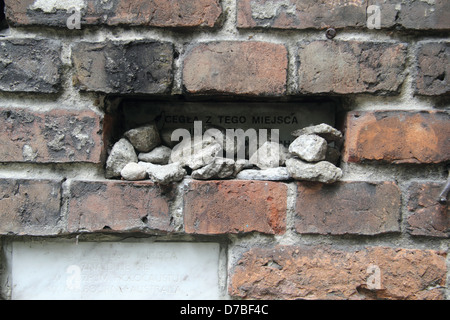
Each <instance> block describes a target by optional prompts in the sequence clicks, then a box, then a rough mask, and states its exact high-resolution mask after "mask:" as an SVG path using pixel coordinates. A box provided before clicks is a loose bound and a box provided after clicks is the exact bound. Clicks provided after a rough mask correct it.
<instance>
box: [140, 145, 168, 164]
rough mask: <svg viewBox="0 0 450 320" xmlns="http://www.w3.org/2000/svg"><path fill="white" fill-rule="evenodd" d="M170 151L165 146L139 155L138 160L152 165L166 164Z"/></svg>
mask: <svg viewBox="0 0 450 320" xmlns="http://www.w3.org/2000/svg"><path fill="white" fill-rule="evenodd" d="M171 153H172V149H170V148H169V147H166V146H159V147H156V148H155V149H153V150H152V151H150V152H148V153H139V155H138V159H139V160H140V161H143V162H150V163H154V164H168V163H169V160H170V155H171Z"/></svg>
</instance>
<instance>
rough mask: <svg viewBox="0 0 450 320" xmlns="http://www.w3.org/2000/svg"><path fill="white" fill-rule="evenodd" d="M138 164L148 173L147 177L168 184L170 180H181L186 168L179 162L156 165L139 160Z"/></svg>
mask: <svg viewBox="0 0 450 320" xmlns="http://www.w3.org/2000/svg"><path fill="white" fill-rule="evenodd" d="M138 164H139V165H140V166H142V167H144V168H145V170H146V171H147V173H148V176H149V178H150V179H151V180H152V181H153V182H155V183H157V184H161V185H168V184H171V183H172V182H179V181H181V180H183V178H184V176H185V175H186V170H184V169H183V167H182V166H181V164H180V163H178V162H175V163H170V164H166V165H158V164H152V163H146V162H139V163H138Z"/></svg>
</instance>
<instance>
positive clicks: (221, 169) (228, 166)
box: [191, 158, 235, 180]
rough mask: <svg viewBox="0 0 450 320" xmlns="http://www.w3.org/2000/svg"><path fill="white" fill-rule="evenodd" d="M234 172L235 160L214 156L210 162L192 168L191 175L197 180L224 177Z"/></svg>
mask: <svg viewBox="0 0 450 320" xmlns="http://www.w3.org/2000/svg"><path fill="white" fill-rule="evenodd" d="M234 173H235V162H234V160H233V159H227V158H215V159H214V160H213V161H212V162H211V163H210V164H208V165H206V166H204V167H202V168H200V169H197V170H194V171H193V172H192V174H191V177H192V178H194V179H197V180H208V179H225V178H229V177H232V176H233V174H234Z"/></svg>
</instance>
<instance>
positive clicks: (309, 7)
mask: <svg viewBox="0 0 450 320" xmlns="http://www.w3.org/2000/svg"><path fill="white" fill-rule="evenodd" d="M400 4H401V5H400ZM370 5H377V6H379V7H380V11H381V26H380V27H381V28H392V27H397V28H402V29H413V30H446V29H450V22H449V21H450V13H449V12H450V3H449V2H448V0H435V1H419V0H411V1H399V0H383V1H378V0H368V1H364V0H339V1H317V0H302V1H298V0H283V1H272V0H238V1H237V25H238V27H239V28H271V29H325V28H328V27H333V28H337V29H340V28H349V27H350V28H362V29H367V19H368V18H369V16H368V14H367V12H366V11H367V8H368V6H370Z"/></svg>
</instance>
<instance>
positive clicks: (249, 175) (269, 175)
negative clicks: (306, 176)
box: [236, 167, 291, 181]
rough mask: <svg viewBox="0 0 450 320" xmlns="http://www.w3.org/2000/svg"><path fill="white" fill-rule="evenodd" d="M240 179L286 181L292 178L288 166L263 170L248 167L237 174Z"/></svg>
mask: <svg viewBox="0 0 450 320" xmlns="http://www.w3.org/2000/svg"><path fill="white" fill-rule="evenodd" d="M236 179H238V180H266V181H286V180H289V179H291V176H290V175H289V172H288V170H287V168H286V167H278V168H269V169H263V170H256V169H248V170H242V171H241V172H239V173H238V174H237V176H236Z"/></svg>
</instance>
